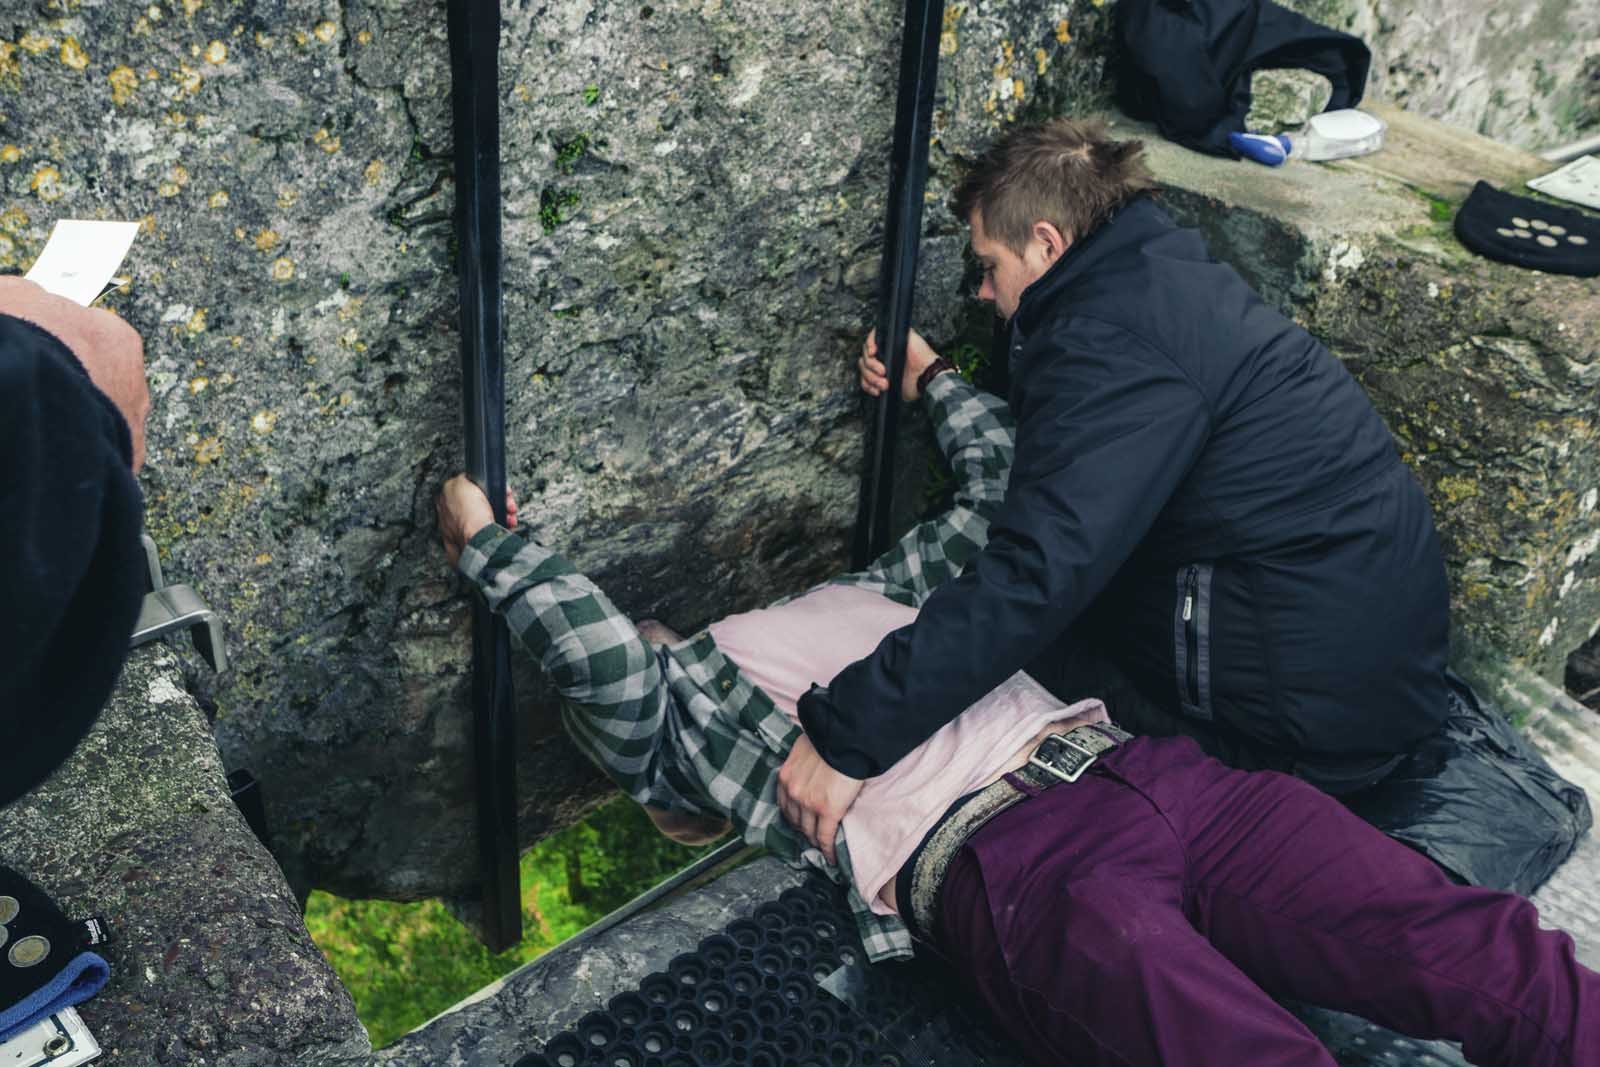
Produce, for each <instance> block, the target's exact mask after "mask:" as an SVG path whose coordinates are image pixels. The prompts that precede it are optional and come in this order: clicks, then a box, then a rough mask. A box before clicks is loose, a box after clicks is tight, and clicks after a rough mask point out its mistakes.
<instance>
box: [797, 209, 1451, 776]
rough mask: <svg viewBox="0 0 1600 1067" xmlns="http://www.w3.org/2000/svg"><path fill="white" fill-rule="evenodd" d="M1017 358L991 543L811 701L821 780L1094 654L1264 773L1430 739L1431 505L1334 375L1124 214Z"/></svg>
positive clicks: (1437, 584)
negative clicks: (1256, 758)
mask: <svg viewBox="0 0 1600 1067" xmlns="http://www.w3.org/2000/svg"><path fill="white" fill-rule="evenodd" d="M1010 345H1011V367H1012V383H1013V384H1012V391H1011V397H1010V400H1011V407H1012V411H1013V413H1014V414H1015V416H1016V418H1017V421H1018V430H1017V454H1016V464H1015V466H1014V467H1013V469H1012V474H1011V482H1010V485H1009V488H1008V491H1007V494H1006V500H1005V504H1004V506H1003V508H1002V510H1001V512H1000V514H999V516H998V517H997V518H996V520H995V523H994V526H993V527H992V529H991V531H990V538H989V544H988V547H987V548H986V549H985V550H984V551H983V552H982V554H980V555H979V556H978V557H977V558H976V559H975V560H974V561H973V562H972V563H971V564H970V565H969V566H968V567H967V570H966V572H965V573H964V574H963V575H962V577H961V578H960V579H958V580H956V581H954V582H951V583H949V584H947V585H946V586H944V587H943V588H941V589H940V590H939V591H938V592H937V593H935V594H934V595H933V597H932V598H931V599H930V600H929V601H928V603H927V604H926V605H925V606H924V607H923V609H922V613H921V615H920V616H919V617H918V619H917V621H916V622H915V623H914V624H912V625H911V626H908V627H906V628H904V629H902V630H898V631H896V632H895V633H893V634H890V635H889V636H888V637H887V638H885V639H884V641H883V643H882V644H881V645H879V647H878V649H877V650H876V651H875V652H874V653H873V654H872V655H871V656H870V657H868V658H867V659H864V660H861V661H859V662H857V663H855V664H852V665H851V666H850V667H848V668H846V669H845V670H844V671H843V672H841V673H840V674H839V676H838V677H837V678H835V679H833V682H832V684H831V685H830V686H829V687H828V688H827V689H821V688H817V689H813V690H812V692H811V693H810V694H808V696H807V697H806V698H805V699H803V700H802V702H801V704H800V718H801V722H802V723H803V725H804V726H805V729H806V732H807V733H808V734H809V735H810V736H811V738H812V740H813V742H814V743H815V744H816V746H817V749H818V751H819V752H820V753H821V754H822V756H823V758H824V759H825V760H827V762H828V763H829V764H831V765H832V766H833V767H835V768H836V769H838V770H840V771H842V772H844V773H846V774H849V775H851V776H853V777H858V778H860V777H870V776H873V775H877V774H880V773H882V772H883V770H884V769H885V768H887V767H889V766H890V765H892V764H893V763H894V762H895V761H897V760H898V759H899V758H900V757H901V756H903V755H905V753H906V752H908V751H909V750H910V749H911V748H913V747H914V746H915V745H917V744H918V743H919V742H921V741H922V740H923V739H924V738H926V737H928V736H929V735H930V734H931V733H932V732H933V731H934V730H936V729H937V728H938V727H939V726H941V725H942V724H944V723H945V722H947V721H949V720H950V719H951V718H953V717H954V716H955V715H957V714H958V713H960V712H961V711H962V710H963V709H964V708H966V707H967V706H968V705H969V704H971V703H972V702H973V701H974V700H976V699H977V698H978V697H979V696H981V695H982V694H983V693H985V692H987V691H988V690H989V689H991V688H992V687H994V686H995V685H996V684H998V683H999V682H1000V681H1002V680H1003V679H1005V678H1006V677H1008V676H1009V675H1011V674H1012V673H1013V672H1015V671H1017V670H1019V669H1021V668H1024V667H1027V668H1029V669H1030V671H1031V672H1032V673H1034V674H1035V675H1036V676H1038V677H1039V678H1040V679H1041V680H1045V681H1046V684H1051V683H1050V682H1049V681H1048V679H1049V678H1051V677H1052V675H1055V674H1059V672H1058V671H1056V670H1055V668H1056V666H1057V662H1056V661H1058V660H1061V659H1062V658H1064V657H1067V656H1068V655H1069V654H1075V652H1076V650H1078V649H1080V648H1081V647H1082V646H1083V643H1084V642H1089V643H1092V644H1094V645H1097V646H1098V647H1099V648H1101V649H1102V650H1103V652H1104V654H1105V655H1106V656H1107V657H1108V658H1109V659H1111V660H1112V661H1113V662H1114V663H1115V664H1116V665H1117V666H1118V667H1120V668H1121V669H1122V671H1123V672H1124V673H1125V674H1126V675H1127V676H1128V677H1129V679H1131V681H1132V682H1133V683H1134V684H1135V685H1136V686H1137V687H1138V689H1139V691H1140V693H1141V695H1142V696H1143V697H1144V698H1146V699H1147V700H1149V701H1151V702H1153V703H1154V704H1156V705H1159V706H1160V707H1161V708H1163V709H1165V710H1168V711H1170V712H1171V714H1173V715H1174V716H1176V717H1178V721H1181V722H1183V723H1184V724H1185V725H1187V726H1191V727H1194V728H1195V732H1199V733H1206V732H1215V733H1217V734H1218V735H1221V736H1226V737H1232V738H1235V739H1237V740H1240V741H1242V742H1244V743H1246V744H1247V745H1249V746H1251V747H1254V748H1257V749H1260V750H1262V751H1265V752H1268V753H1270V754H1271V755H1270V756H1269V758H1267V759H1265V760H1263V761H1261V762H1260V763H1258V764H1257V765H1267V766H1281V767H1283V768H1284V769H1290V768H1291V767H1296V766H1297V765H1298V764H1299V763H1300V762H1301V761H1306V762H1308V763H1315V762H1318V761H1322V762H1326V763H1328V764H1331V765H1341V764H1352V765H1356V766H1365V767H1368V768H1370V767H1372V766H1378V765H1388V764H1391V763H1392V760H1389V759H1387V758H1386V757H1387V756H1388V755H1389V754H1392V753H1397V752H1400V751H1402V750H1404V749H1406V748H1408V747H1409V746H1411V745H1412V744H1413V743H1414V742H1416V741H1417V740H1418V739H1420V738H1421V737H1422V736H1423V735H1425V734H1428V733H1430V732H1431V731H1432V730H1433V729H1434V728H1435V727H1436V726H1437V725H1438V724H1439V722H1441V721H1442V719H1443V717H1444V714H1445V710H1446V706H1447V698H1446V687H1445V680H1444V670H1445V661H1446V657H1447V652H1448V612H1449V599H1448V590H1447V587H1446V580H1445V573H1444V564H1443V561H1442V559H1441V556H1440V551H1439V545H1438V540H1437V537H1436V535H1435V533H1434V529H1433V521H1432V517H1431V514H1430V512H1429V508H1428V502H1427V498H1426V497H1425V496H1424V494H1423V493H1422V490H1421V488H1420V487H1419V486H1418V484H1417V482H1416V480H1415V479H1414V478H1413V476H1412V474H1411V472H1410V471H1409V470H1408V469H1407V468H1406V466H1405V465H1404V464H1403V463H1402V462H1401V460H1400V458H1399V455H1398V454H1397V452H1396V450H1395V448H1394V444H1393V442H1392V441H1391V439H1390V437H1389V433H1388V431H1387V429H1386V428H1385V427H1384V425H1383V422H1382V421H1381V420H1380V419H1379V417H1378V415H1377V413H1376V412H1375V411H1374V410H1373V408H1372V404H1371V403H1370V402H1369V401H1368V399H1367V397H1366V394H1365V393H1363V392H1362V390H1361V388H1360V386H1359V385H1357V384H1356V382H1355V381H1354V379H1352V378H1351V377H1350V375H1349V374H1348V373H1347V372H1346V371H1345V369H1344V367H1343V366H1341V365H1340V363H1339V362H1338V360H1336V359H1335V358H1334V357H1333V356H1332V355H1331V354H1330V353H1329V352H1328V350H1327V349H1325V348H1324V347H1323V346H1322V345H1321V344H1319V343H1318V342H1317V341H1316V340H1314V339H1313V338H1312V337H1311V336H1310V335H1309V334H1307V333H1306V332H1305V331H1304V330H1302V329H1300V328H1299V327H1297V326H1295V325H1294V324H1293V323H1291V322H1289V321H1288V320H1287V319H1285V318H1284V317H1283V316H1282V315H1280V314H1278V313H1277V312H1276V311H1274V310H1273V309H1271V308H1269V307H1268V306H1266V304H1264V303H1263V302H1262V300H1261V299H1260V297H1258V296H1257V295H1256V294H1255V293H1254V292H1253V291H1252V290H1251V289H1250V287H1249V286H1248V285H1246V284H1245V282H1244V281H1243V280H1242V279H1241V278H1240V277H1239V275H1238V274H1236V273H1235V272H1234V270H1233V269H1232V268H1231V267H1227V266H1224V265H1222V264H1219V263H1217V262H1215V261H1214V260H1212V259H1211V257H1210V255H1209V254H1208V253H1207V251H1206V248H1205V245H1204V243H1203V242H1202V241H1201V239H1200V237H1199V236H1198V235H1197V234H1196V233H1194V232H1193V231H1192V230H1187V229H1180V228H1179V227H1177V226H1176V225H1175V224H1174V223H1173V222H1172V220H1171V219H1170V218H1168V216H1167V215H1166V213H1165V212H1163V211H1162V210H1161V209H1160V208H1158V207H1157V206H1156V205H1155V203H1153V202H1152V201H1151V200H1150V199H1148V198H1141V199H1138V200H1135V201H1134V202H1133V203H1132V204H1130V205H1129V206H1128V207H1127V208H1125V209H1124V210H1122V211H1121V212H1120V213H1119V214H1117V215H1116V216H1115V217H1113V218H1112V219H1111V220H1110V221H1108V222H1107V223H1106V224H1104V225H1103V226H1101V228H1100V229H1099V230H1097V231H1095V232H1094V233H1092V234H1091V235H1090V236H1089V237H1088V238H1086V239H1085V240H1083V241H1082V242H1080V243H1078V244H1075V245H1073V246H1071V247H1070V248H1069V249H1068V250H1067V252H1066V253H1065V254H1064V255H1063V256H1062V257H1061V259H1060V260H1058V261H1057V262H1056V263H1055V264H1054V266H1053V267H1052V268H1051V269H1050V271H1049V272H1048V273H1047V274H1046V275H1045V276H1044V277H1042V278H1040V279H1039V280H1038V281H1037V282H1035V283H1034V284H1033V285H1031V286H1030V287H1029V288H1028V289H1027V290H1026V291H1025V292H1024V294H1023V296H1022V300H1021V305H1020V307H1019V308H1018V311H1017V314H1016V315H1015V316H1014V317H1013V319H1012V322H1011V327H1010ZM1057 695H1058V696H1062V697H1066V698H1072V697H1083V696H1094V695H1097V694H1095V693H1092V692H1076V693H1060V692H1058V694H1057ZM1113 710H1115V709H1113ZM1183 732H1191V731H1189V730H1187V729H1185V730H1184V731H1183ZM1380 773H1381V772H1380ZM1308 777H1312V780H1313V781H1315V780H1316V778H1315V777H1314V776H1312V775H1308ZM1319 784H1321V783H1319ZM1325 787H1328V788H1332V787H1331V786H1325Z"/></svg>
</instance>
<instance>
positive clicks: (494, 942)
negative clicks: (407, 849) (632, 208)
mask: <svg viewBox="0 0 1600 1067" xmlns="http://www.w3.org/2000/svg"><path fill="white" fill-rule="evenodd" d="M448 19H449V36H450V75H451V90H450V92H451V107H452V111H453V112H454V129H455V181H456V246H457V247H456V262H457V265H458V270H459V274H460V283H461V383H462V400H463V416H464V418H463V425H464V428H465V431H466V465H467V474H468V476H469V477H471V478H472V480H473V481H474V482H476V483H477V484H478V485H479V486H480V487H481V488H482V489H483V491H484V492H485V493H486V494H488V497H489V503H490V505H491V506H492V507H493V508H494V516H495V520H496V521H497V522H500V523H502V524H503V523H504V522H505V521H506V514H505V497H506V449H505V378H504V369H503V367H502V365H501V341H502V335H503V323H502V314H503V308H502V303H501V289H500V287H501V248H500V86H499V81H500V76H499V50H500V4H499V0H449V10H448ZM472 708H473V731H472V741H473V765H474V768H475V770H476V789H477V802H478V855H479V860H480V871H481V875H482V900H483V939H484V943H485V944H486V945H488V947H489V949H490V950H491V951H494V952H501V951H504V950H505V949H507V948H510V947H511V946H512V945H514V944H516V943H517V942H518V941H520V940H521V939H522V890H521V883H520V879H519V876H518V866H517V860H518V849H517V778H516V770H517V766H516V717H515V714H514V707H513V702H512V691H511V644H510V636H509V634H508V632H507V630H506V625H505V622H504V620H502V619H500V618H498V617H496V616H495V615H494V613H493V612H491V611H490V610H489V606H488V604H486V603H485V602H484V600H483V598H482V597H474V598H473V602H472Z"/></svg>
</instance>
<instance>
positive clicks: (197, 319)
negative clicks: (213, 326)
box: [184, 308, 206, 333]
mask: <svg viewBox="0 0 1600 1067" xmlns="http://www.w3.org/2000/svg"><path fill="white" fill-rule="evenodd" d="M184 328H185V329H186V330H188V331H189V332H190V333H205V332H206V309H205V308H196V309H195V312H194V314H193V315H190V316H189V321H188V322H186V323H184Z"/></svg>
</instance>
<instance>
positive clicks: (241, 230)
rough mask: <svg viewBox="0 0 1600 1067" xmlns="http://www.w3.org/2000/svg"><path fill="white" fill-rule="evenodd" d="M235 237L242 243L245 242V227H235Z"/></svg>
mask: <svg viewBox="0 0 1600 1067" xmlns="http://www.w3.org/2000/svg"><path fill="white" fill-rule="evenodd" d="M233 235H234V236H235V237H237V238H238V239H239V240H241V241H242V240H244V227H243V226H235V227H234V228H233Z"/></svg>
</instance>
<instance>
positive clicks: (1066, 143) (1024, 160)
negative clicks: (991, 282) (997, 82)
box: [950, 119, 1155, 255]
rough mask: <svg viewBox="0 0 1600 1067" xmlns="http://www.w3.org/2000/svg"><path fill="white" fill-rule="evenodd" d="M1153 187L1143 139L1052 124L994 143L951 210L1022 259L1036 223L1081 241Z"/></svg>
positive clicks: (1088, 126)
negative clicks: (975, 221)
mask: <svg viewBox="0 0 1600 1067" xmlns="http://www.w3.org/2000/svg"><path fill="white" fill-rule="evenodd" d="M1153 185H1155V179H1154V178H1152V177H1151V176H1150V170H1149V168H1148V167H1146V166H1145V162H1144V142H1143V141H1113V140H1112V139H1111V138H1110V136H1109V135H1108V133H1107V130H1106V124H1105V123H1104V122H1102V121H1101V120H1099V119H1052V120H1051V121H1049V122H1044V123H1040V124H1038V125H1033V126H1019V127H1017V128H1016V129H1014V130H1012V131H1011V132H1009V133H1007V134H1006V135H1005V136H1004V137H1002V138H1000V139H999V140H998V141H996V142H995V143H994V144H993V145H991V146H990V147H989V149H988V151H986V152H984V153H983V155H982V156H980V157H978V162H977V163H976V164H975V165H974V166H973V168H972V170H971V171H969V172H968V173H967V176H966V178H965V179H964V180H963V181H962V182H961V184H960V185H959V186H957V187H956V191H955V192H954V193H953V194H951V197H950V210H951V211H953V212H954V213H955V214H956V217H957V218H961V219H971V217H972V213H973V212H974V211H978V212H980V213H981V214H982V217H983V231H984V233H985V234H986V235H988V236H989V237H990V238H992V239H994V240H997V241H1000V242H1001V243H1002V244H1004V245H1005V246H1006V247H1007V248H1009V249H1011V251H1013V252H1015V253H1016V254H1017V255H1021V254H1022V251H1023V249H1024V248H1025V247H1026V246H1027V243H1028V237H1029V235H1030V234H1031V232H1032V230H1033V224H1034V223H1036V222H1041V221H1043V222H1049V223H1052V224H1053V225H1054V226H1055V227H1056V229H1058V230H1060V231H1061V232H1062V234H1063V235H1065V236H1066V237H1067V238H1068V240H1073V241H1079V240H1082V239H1083V238H1085V237H1087V236H1089V234H1091V233H1093V232H1094V231H1095V229H1096V228H1098V227H1099V225H1100V224H1101V223H1102V222H1104V221H1105V220H1106V219H1108V218H1110V217H1111V215H1112V214H1113V213H1115V212H1116V210H1117V209H1118V208H1120V207H1122V205H1124V204H1126V203H1127V202H1128V201H1129V200H1132V199H1133V198H1134V197H1135V196H1137V195H1138V194H1139V193H1142V192H1144V191H1145V190H1146V189H1149V188H1151V187H1152V186H1153Z"/></svg>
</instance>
